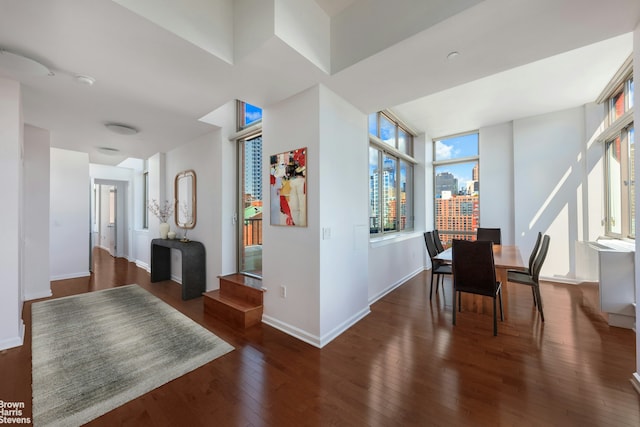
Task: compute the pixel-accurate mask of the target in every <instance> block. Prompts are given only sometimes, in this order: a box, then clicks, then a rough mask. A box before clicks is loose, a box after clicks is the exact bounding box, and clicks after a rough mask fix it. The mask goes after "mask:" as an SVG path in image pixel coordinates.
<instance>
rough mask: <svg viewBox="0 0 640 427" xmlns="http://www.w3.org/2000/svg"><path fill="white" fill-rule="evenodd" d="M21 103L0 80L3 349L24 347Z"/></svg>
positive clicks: (10, 84)
mask: <svg viewBox="0 0 640 427" xmlns="http://www.w3.org/2000/svg"><path fill="white" fill-rule="evenodd" d="M22 132H23V131H22V104H21V97H20V84H19V83H18V82H16V81H12V80H6V79H2V78H0V182H2V183H3V191H2V194H3V197H2V205H3V207H2V209H0V224H2V229H3V230H2V231H3V236H2V245H0V277H2V286H0V350H3V349H6V348H11V347H17V346H20V345H22V342H23V339H24V324H23V322H22V319H21V316H22V303H23V301H22V289H21V277H20V271H21V252H22V250H21V233H22V229H21V225H22V224H21V221H20V214H21V210H22V206H21V204H22V198H21V184H22V179H21V177H22V165H21V162H22V159H21V147H22V138H23V134H22Z"/></svg>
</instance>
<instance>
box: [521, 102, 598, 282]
mask: <svg viewBox="0 0 640 427" xmlns="http://www.w3.org/2000/svg"><path fill="white" fill-rule="evenodd" d="M513 131H514V149H513V151H514V180H513V181H514V188H515V197H514V204H515V232H516V236H515V237H516V240H515V243H516V245H518V246H519V247H521V248H530V247H533V244H534V241H535V236H536V234H537V232H538V231H541V232H542V233H543V234H549V235H550V237H551V244H550V247H549V253H548V255H547V258H546V260H545V263H544V265H543V267H542V271H541V276H545V277H550V278H552V279H555V280H563V279H572V278H574V277H575V242H576V241H577V240H578V239H579V238H580V237H581V236H582V233H581V232H582V230H581V229H580V227H579V223H578V218H582V216H583V214H584V211H583V205H582V199H581V195H582V185H583V177H584V172H583V169H584V162H583V154H582V153H583V148H584V145H585V141H586V138H585V110H584V108H583V107H577V108H573V109H570V110H564V111H559V112H555V113H549V114H544V115H541V116H537V117H531V118H526V119H522V120H516V121H515V122H514V125H513Z"/></svg>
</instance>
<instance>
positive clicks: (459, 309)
mask: <svg viewBox="0 0 640 427" xmlns="http://www.w3.org/2000/svg"><path fill="white" fill-rule="evenodd" d="M455 298H456V296H455V295H454V296H453V299H455ZM458 311H462V292H458Z"/></svg>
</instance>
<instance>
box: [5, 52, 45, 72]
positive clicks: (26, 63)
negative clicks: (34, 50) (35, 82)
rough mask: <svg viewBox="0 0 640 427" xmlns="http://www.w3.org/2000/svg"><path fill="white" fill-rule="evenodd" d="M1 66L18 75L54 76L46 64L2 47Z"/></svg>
mask: <svg viewBox="0 0 640 427" xmlns="http://www.w3.org/2000/svg"><path fill="white" fill-rule="evenodd" d="M0 68H1V69H4V70H6V71H9V72H10V73H13V74H16V75H18V76H24V75H29V76H53V75H54V73H53V71H51V70H50V69H49V68H47V67H46V66H45V65H43V64H41V63H40V62H38V61H36V60H35V59H31V58H29V57H26V56H24V55H21V54H19V53H16V52H10V51H8V50H6V49H3V48H0Z"/></svg>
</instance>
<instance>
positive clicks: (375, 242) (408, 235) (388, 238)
mask: <svg viewBox="0 0 640 427" xmlns="http://www.w3.org/2000/svg"><path fill="white" fill-rule="evenodd" d="M419 236H420V237H421V236H422V233H421V232H418V231H407V232H402V233H393V234H387V235H385V236H382V237H374V238H372V239H369V246H370V247H372V248H378V247H380V246H386V245H393V244H395V243H399V242H402V241H405V240H409V239H414V238H416V237H419Z"/></svg>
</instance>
